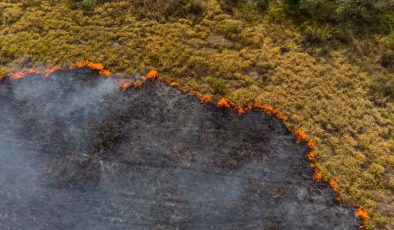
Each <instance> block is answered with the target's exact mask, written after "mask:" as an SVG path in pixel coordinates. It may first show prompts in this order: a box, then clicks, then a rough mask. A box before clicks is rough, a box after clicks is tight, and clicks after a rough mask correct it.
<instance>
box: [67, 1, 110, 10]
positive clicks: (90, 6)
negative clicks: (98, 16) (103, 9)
mask: <svg viewBox="0 0 394 230" xmlns="http://www.w3.org/2000/svg"><path fill="white" fill-rule="evenodd" d="M67 1H68V4H69V6H70V7H71V8H73V9H78V8H79V9H84V10H94V8H96V6H97V5H98V4H102V3H105V2H108V1H109V0H67Z"/></svg>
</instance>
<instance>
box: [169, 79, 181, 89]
mask: <svg viewBox="0 0 394 230" xmlns="http://www.w3.org/2000/svg"><path fill="white" fill-rule="evenodd" d="M170 85H171V86H172V87H175V88H179V84H178V83H176V82H174V81H173V82H171V83H170Z"/></svg>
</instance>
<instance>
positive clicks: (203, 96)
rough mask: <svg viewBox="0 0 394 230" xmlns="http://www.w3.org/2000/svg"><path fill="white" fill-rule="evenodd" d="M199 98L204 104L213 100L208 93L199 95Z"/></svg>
mask: <svg viewBox="0 0 394 230" xmlns="http://www.w3.org/2000/svg"><path fill="white" fill-rule="evenodd" d="M198 99H199V100H200V102H202V103H204V104H209V103H210V102H211V101H212V98H211V97H210V96H207V95H198Z"/></svg>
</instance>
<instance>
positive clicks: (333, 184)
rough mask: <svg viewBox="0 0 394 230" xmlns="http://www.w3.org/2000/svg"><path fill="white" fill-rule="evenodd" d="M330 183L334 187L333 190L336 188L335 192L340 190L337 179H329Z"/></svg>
mask: <svg viewBox="0 0 394 230" xmlns="http://www.w3.org/2000/svg"><path fill="white" fill-rule="evenodd" d="M328 183H329V184H330V187H331V188H332V190H334V192H338V183H337V182H336V180H333V179H332V180H329V182H328Z"/></svg>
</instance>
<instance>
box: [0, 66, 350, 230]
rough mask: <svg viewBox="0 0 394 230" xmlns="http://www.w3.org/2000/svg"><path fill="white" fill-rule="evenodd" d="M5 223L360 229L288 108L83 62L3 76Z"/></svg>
mask: <svg viewBox="0 0 394 230" xmlns="http://www.w3.org/2000/svg"><path fill="white" fill-rule="evenodd" d="M0 117H1V120H0V130H1V132H0V185H1V187H0V194H1V199H0V228H1V229H358V223H357V219H356V218H355V216H354V210H353V209H352V208H348V207H346V206H344V205H342V204H340V203H338V201H336V198H335V194H334V192H333V191H332V190H331V189H330V188H329V187H328V186H327V185H323V184H317V183H316V182H314V181H313V180H312V179H311V178H312V174H313V172H312V170H311V169H310V168H309V167H308V166H309V162H308V160H307V159H306V157H305V155H306V153H307V152H308V148H307V147H306V146H305V145H302V144H296V143H295V142H294V139H295V136H294V135H293V134H291V133H290V132H288V131H287V129H286V128H285V126H284V125H283V124H282V123H281V122H280V121H279V120H277V119H275V118H272V117H269V116H265V115H263V114H261V113H260V112H258V111H251V112H249V113H247V114H245V115H243V116H238V115H237V114H235V113H233V112H230V111H228V110H224V109H219V108H216V107H215V106H214V105H204V104H200V103H199V101H198V99H196V98H194V97H191V96H187V95H184V94H182V93H181V92H179V90H177V89H175V88H172V87H169V86H167V85H165V84H164V83H160V82H156V81H155V82H153V81H149V82H147V83H146V84H145V85H144V86H143V87H142V88H140V89H129V90H128V91H126V92H122V91H119V90H117V89H116V87H115V85H114V84H113V82H112V80H111V79H103V78H99V77H98V76H97V74H96V73H95V72H92V71H89V70H85V69H79V70H73V71H61V72H57V73H55V74H53V75H50V76H49V77H48V78H47V79H42V78H41V77H39V76H27V77H25V78H23V79H19V80H16V81H10V80H8V79H7V78H5V79H3V81H2V82H1V83H0Z"/></svg>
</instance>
